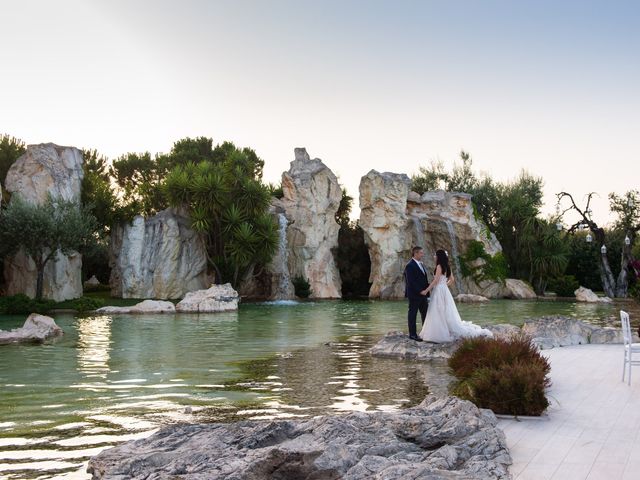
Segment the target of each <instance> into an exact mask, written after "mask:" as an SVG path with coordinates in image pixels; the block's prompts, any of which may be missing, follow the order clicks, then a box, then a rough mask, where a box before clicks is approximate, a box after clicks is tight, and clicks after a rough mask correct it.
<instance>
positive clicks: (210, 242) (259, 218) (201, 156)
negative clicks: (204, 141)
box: [162, 139, 278, 286]
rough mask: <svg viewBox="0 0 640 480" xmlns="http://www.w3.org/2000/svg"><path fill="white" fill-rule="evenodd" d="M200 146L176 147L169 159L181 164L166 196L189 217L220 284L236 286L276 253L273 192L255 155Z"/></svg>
mask: <svg viewBox="0 0 640 480" xmlns="http://www.w3.org/2000/svg"><path fill="white" fill-rule="evenodd" d="M192 142H196V141H195V140H194V141H192ZM200 143H201V142H200ZM200 143H199V142H196V143H194V144H193V145H192V144H191V143H190V141H189V139H185V140H182V141H181V142H179V143H176V145H175V146H174V149H173V150H172V152H171V153H170V154H169V156H170V157H175V158H178V159H179V161H177V160H176V161H174V162H173V164H174V165H175V166H174V167H173V168H172V169H171V171H170V172H169V173H168V175H167V177H166V178H165V180H164V183H163V184H162V188H163V192H164V194H165V196H166V198H167V200H168V202H169V204H170V205H171V206H174V207H181V208H185V209H186V210H187V211H188V212H189V214H190V216H191V220H192V227H193V229H194V230H195V231H196V232H198V233H200V234H202V238H203V240H204V242H205V245H206V249H207V253H208V259H209V263H210V265H211V267H212V269H213V270H214V271H215V274H216V281H217V282H220V283H223V282H231V284H232V285H234V286H237V285H238V283H239V282H240V280H241V279H243V278H244V277H245V276H246V275H247V274H248V273H249V272H253V271H254V270H255V268H256V266H261V265H266V264H267V263H268V262H269V261H270V260H271V258H272V256H273V254H274V253H275V251H276V248H277V244H278V230H277V225H276V223H275V220H274V218H273V217H272V216H271V215H270V214H269V212H268V208H269V204H270V201H271V199H272V196H271V193H272V192H271V190H270V188H269V186H268V185H265V184H263V183H262V166H263V161H262V160H261V159H260V158H259V157H258V156H257V155H256V154H255V152H254V151H253V150H250V149H248V148H244V149H238V148H236V147H235V146H234V145H233V144H232V143H228V142H226V143H223V144H221V145H218V146H216V147H215V148H214V149H211V148H209V150H207V149H206V148H203V145H201V144H200ZM196 147H198V148H196Z"/></svg>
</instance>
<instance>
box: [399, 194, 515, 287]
mask: <svg viewBox="0 0 640 480" xmlns="http://www.w3.org/2000/svg"><path fill="white" fill-rule="evenodd" d="M413 198H415V197H413ZM471 199H472V196H471V195H469V194H467V193H460V192H445V191H443V190H435V191H431V192H425V193H424V194H423V195H422V196H421V197H420V199H419V200H418V201H416V200H411V199H408V203H407V215H408V216H409V220H410V223H411V227H412V228H411V233H412V242H413V244H416V245H420V246H422V247H424V248H425V250H426V255H425V258H424V263H425V265H426V266H427V269H429V270H430V271H433V270H434V269H435V262H434V259H433V255H434V254H435V251H436V250H438V249H443V250H446V251H447V252H448V254H449V260H450V266H451V271H452V272H453V275H454V278H455V283H454V285H452V292H453V295H456V294H458V293H468V294H475V295H482V296H485V297H499V296H500V293H501V289H502V285H501V284H500V282H496V281H490V280H485V281H476V280H474V279H473V278H471V277H464V276H463V275H462V269H461V262H460V256H461V255H463V254H464V253H465V252H466V251H467V248H468V247H469V245H470V243H471V242H472V241H477V242H480V243H481V244H482V246H483V247H484V250H485V252H486V253H488V254H489V255H491V256H494V255H497V254H498V253H501V252H502V247H501V246H500V243H499V242H498V239H497V238H496V236H495V235H494V234H492V233H490V232H489V229H488V228H487V226H486V225H485V224H484V223H483V222H482V220H481V219H479V218H478V217H477V214H476V213H475V211H474V208H473V203H472V201H471ZM482 264H484V260H482V259H478V260H476V261H475V265H473V266H476V267H480V266H482Z"/></svg>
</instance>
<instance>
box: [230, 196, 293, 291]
mask: <svg viewBox="0 0 640 480" xmlns="http://www.w3.org/2000/svg"><path fill="white" fill-rule="evenodd" d="M279 202H280V201H279V200H276V203H278V204H279ZM270 214H271V215H272V217H273V218H274V220H275V221H276V223H277V224H278V249H277V250H276V252H275V254H274V256H273V258H272V259H271V261H270V262H269V264H268V265H267V266H266V267H265V268H263V269H261V272H260V273H259V274H258V275H256V272H255V271H253V272H249V273H248V274H247V276H246V277H245V278H244V279H243V280H242V282H240V285H239V287H238V293H239V294H240V295H241V296H242V297H246V298H253V299H268V300H293V299H295V298H296V295H295V289H294V287H293V283H292V281H291V274H290V273H289V246H288V242H287V229H288V227H289V220H287V216H286V215H285V213H284V209H283V208H282V207H277V206H275V205H271V208H270Z"/></svg>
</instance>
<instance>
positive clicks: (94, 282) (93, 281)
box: [84, 275, 100, 287]
mask: <svg viewBox="0 0 640 480" xmlns="http://www.w3.org/2000/svg"><path fill="white" fill-rule="evenodd" d="M84 286H85V287H99V286H100V280H98V279H97V278H96V276H95V275H92V276H91V278H90V279H89V280H87V281H86V282H84Z"/></svg>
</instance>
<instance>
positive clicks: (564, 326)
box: [522, 316, 637, 351]
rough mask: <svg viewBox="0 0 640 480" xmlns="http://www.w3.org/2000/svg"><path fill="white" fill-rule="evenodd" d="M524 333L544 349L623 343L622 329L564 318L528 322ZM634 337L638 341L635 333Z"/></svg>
mask: <svg viewBox="0 0 640 480" xmlns="http://www.w3.org/2000/svg"><path fill="white" fill-rule="evenodd" d="M522 331H523V333H525V334H527V335H529V336H530V337H531V338H532V339H533V342H534V343H535V344H536V345H538V346H539V347H540V348H542V349H548V348H553V347H565V346H568V345H585V344H587V343H623V337H622V329H620V328H614V327H600V326H597V325H593V324H590V323H586V322H583V321H581V320H576V319H575V318H571V317H563V316H553V317H541V318H536V319H533V320H526V321H525V324H524V326H523V327H522ZM634 337H635V340H634V341H637V337H636V335H635V333H634ZM621 351H622V350H621Z"/></svg>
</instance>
